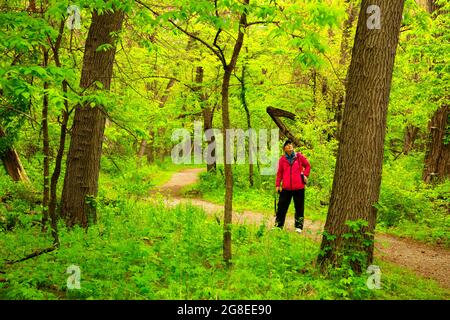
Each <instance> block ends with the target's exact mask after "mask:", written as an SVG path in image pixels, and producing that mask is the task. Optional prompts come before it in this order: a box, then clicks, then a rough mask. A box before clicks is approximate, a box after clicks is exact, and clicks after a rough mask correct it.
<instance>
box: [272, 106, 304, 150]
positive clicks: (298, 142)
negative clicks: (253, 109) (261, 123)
mask: <svg viewBox="0 0 450 320" xmlns="http://www.w3.org/2000/svg"><path fill="white" fill-rule="evenodd" d="M266 112H267V113H268V114H269V116H270V117H271V118H272V120H273V122H275V124H276V125H277V127H278V128H279V129H280V132H281V135H282V136H283V137H285V138H286V139H289V140H291V141H292V142H293V143H294V145H295V146H297V147H300V146H308V147H310V146H311V145H310V144H309V143H308V142H307V141H305V140H302V139H299V138H297V137H296V136H294V134H293V133H292V132H291V131H290V130H289V129H288V128H287V127H286V125H285V124H284V123H283V121H281V120H280V119H279V118H288V119H291V120H295V119H296V117H297V116H296V115H295V114H294V113H292V112H289V111H286V110H283V109H278V108H273V107H267V108H266Z"/></svg>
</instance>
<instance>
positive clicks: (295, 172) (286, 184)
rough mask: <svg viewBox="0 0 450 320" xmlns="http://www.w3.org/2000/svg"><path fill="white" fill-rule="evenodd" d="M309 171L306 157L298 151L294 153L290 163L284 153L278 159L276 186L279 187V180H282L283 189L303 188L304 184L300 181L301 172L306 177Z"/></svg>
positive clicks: (309, 166) (309, 167)
mask: <svg viewBox="0 0 450 320" xmlns="http://www.w3.org/2000/svg"><path fill="white" fill-rule="evenodd" d="M310 171H311V165H310V164H309V161H308V159H306V158H305V156H304V155H302V154H301V153H300V152H297V153H296V154H295V157H294V161H293V162H292V165H291V164H290V163H289V160H288V159H286V155H283V156H282V157H281V158H280V160H279V161H278V172H277V181H276V186H277V187H279V186H280V183H281V181H283V189H286V190H298V189H303V188H304V187H305V184H304V183H303V181H302V178H301V172H303V174H304V175H305V176H306V177H308V176H309V172H310Z"/></svg>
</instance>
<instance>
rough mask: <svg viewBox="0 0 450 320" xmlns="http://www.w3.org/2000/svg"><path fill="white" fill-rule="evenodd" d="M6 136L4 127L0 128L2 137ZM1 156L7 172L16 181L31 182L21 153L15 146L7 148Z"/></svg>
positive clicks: (0, 136)
mask: <svg viewBox="0 0 450 320" xmlns="http://www.w3.org/2000/svg"><path fill="white" fill-rule="evenodd" d="M5 136H6V134H5V132H4V131H3V129H2V128H0V138H4V137H5ZM0 157H1V159H2V162H3V166H4V167H5V170H6V172H7V173H8V174H9V176H10V177H11V178H12V179H13V180H14V181H22V182H25V183H29V182H30V180H29V179H28V176H27V173H26V172H25V169H24V168H23V166H22V162H20V158H19V155H18V154H17V152H16V150H15V149H14V148H12V147H7V148H5V150H4V151H3V152H1V153H0Z"/></svg>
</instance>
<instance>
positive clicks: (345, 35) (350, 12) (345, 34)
mask: <svg viewBox="0 0 450 320" xmlns="http://www.w3.org/2000/svg"><path fill="white" fill-rule="evenodd" d="M346 4H347V11H346V14H347V19H346V20H345V22H344V25H343V31H342V40H341V57H340V59H339V66H340V68H341V69H343V70H345V82H344V85H345V86H346V83H347V76H348V74H347V63H348V59H349V56H350V49H349V48H350V45H349V43H350V36H351V31H352V28H353V24H354V23H355V20H356V17H357V14H358V7H357V5H356V3H355V0H346ZM344 94H345V88H344V89H339V91H338V97H337V99H335V101H336V107H335V110H334V120H335V121H336V134H335V136H336V139H337V140H339V134H340V132H341V128H342V114H343V112H344V102H345V96H344Z"/></svg>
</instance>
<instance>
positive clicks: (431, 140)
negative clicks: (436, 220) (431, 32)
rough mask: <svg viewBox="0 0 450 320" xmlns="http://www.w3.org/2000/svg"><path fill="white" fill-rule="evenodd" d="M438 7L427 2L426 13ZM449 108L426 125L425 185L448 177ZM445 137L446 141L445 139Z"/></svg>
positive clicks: (434, 10) (434, 15) (449, 153)
mask: <svg viewBox="0 0 450 320" xmlns="http://www.w3.org/2000/svg"><path fill="white" fill-rule="evenodd" d="M438 9H439V6H438V5H437V4H436V1H435V0H427V11H428V13H430V14H432V15H433V18H434V17H436V15H437V14H438V13H437V12H436V11H437V10H438ZM449 108H450V107H449V106H448V105H447V104H444V105H442V106H441V107H440V108H439V109H438V110H436V112H435V113H434V115H433V117H432V118H431V121H430V122H429V125H428V131H429V133H428V135H429V137H428V142H427V148H426V153H425V161H424V162H425V165H424V169H423V173H422V179H423V181H425V182H426V183H430V182H442V181H444V180H445V178H449V177H450V142H449V141H445V140H448V136H450V132H449V128H450V118H449V117H450V109H449ZM446 137H447V139H445V138H446Z"/></svg>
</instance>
